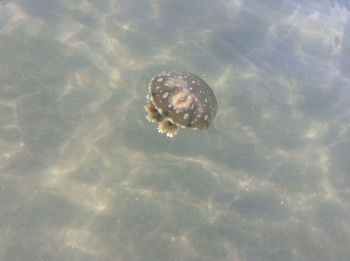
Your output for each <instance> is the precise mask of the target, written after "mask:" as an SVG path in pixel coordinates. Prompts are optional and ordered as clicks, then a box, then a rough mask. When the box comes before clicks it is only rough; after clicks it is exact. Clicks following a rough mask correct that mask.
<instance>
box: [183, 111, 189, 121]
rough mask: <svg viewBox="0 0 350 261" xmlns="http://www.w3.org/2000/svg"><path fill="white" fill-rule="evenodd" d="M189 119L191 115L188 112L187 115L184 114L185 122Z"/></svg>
mask: <svg viewBox="0 0 350 261" xmlns="http://www.w3.org/2000/svg"><path fill="white" fill-rule="evenodd" d="M188 117H190V114H189V113H187V112H186V113H185V114H184V120H187V119H188Z"/></svg>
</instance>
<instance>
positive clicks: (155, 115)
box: [145, 70, 217, 137]
mask: <svg viewBox="0 0 350 261" xmlns="http://www.w3.org/2000/svg"><path fill="white" fill-rule="evenodd" d="M148 91H149V94H148V95H147V102H148V103H147V105H146V106H145V109H146V112H147V117H146V118H147V119H148V120H149V121H150V122H154V123H158V131H159V132H160V133H164V134H166V135H167V136H168V137H174V136H175V135H176V134H177V133H178V132H179V130H180V128H192V129H200V130H204V129H207V128H208V127H209V125H210V123H211V122H212V121H213V119H214V118H215V115H216V111H217V101H216V98H215V95H214V93H213V91H212V90H211V88H210V87H209V85H208V84H207V83H206V82H205V81H204V80H203V79H201V78H200V77H198V76H196V75H194V74H191V73H188V72H182V71H176V70H172V71H164V72H161V73H159V74H158V75H157V76H155V77H154V78H152V79H151V80H150V82H149V87H148Z"/></svg>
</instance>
